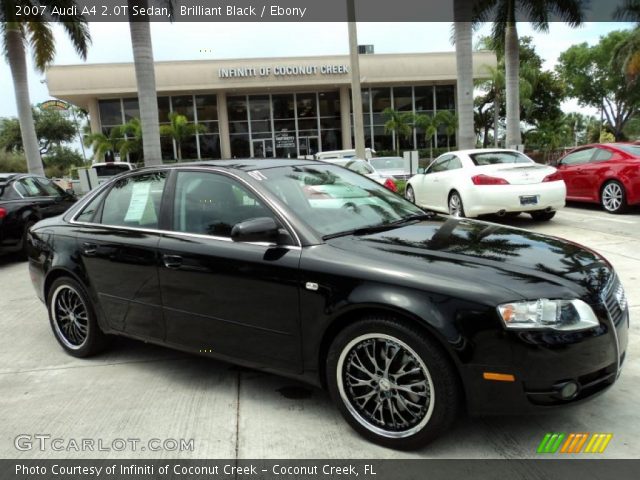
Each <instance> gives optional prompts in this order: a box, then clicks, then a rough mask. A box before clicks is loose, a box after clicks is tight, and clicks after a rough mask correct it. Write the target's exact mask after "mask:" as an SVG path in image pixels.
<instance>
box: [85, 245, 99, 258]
mask: <svg viewBox="0 0 640 480" xmlns="http://www.w3.org/2000/svg"><path fill="white" fill-rule="evenodd" d="M97 251H98V245H96V244H95V243H88V242H84V243H83V244H82V252H83V253H84V254H85V255H86V256H87V257H93V256H94V255H95V254H96V252H97Z"/></svg>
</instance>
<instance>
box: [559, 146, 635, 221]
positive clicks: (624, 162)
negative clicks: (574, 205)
mask: <svg viewBox="0 0 640 480" xmlns="http://www.w3.org/2000/svg"><path fill="white" fill-rule="evenodd" d="M557 168H558V173H559V174H560V176H561V177H562V179H563V180H564V183H565V184H566V185H567V200H573V201H577V202H589V203H599V204H600V205H602V208H604V209H605V210H606V211H607V212H609V213H623V212H624V211H625V210H626V209H627V207H628V206H629V205H638V204H640V145H632V144H630V143H605V144H594V145H586V146H584V147H580V148H577V149H575V150H572V151H571V152H569V153H567V154H566V155H565V156H564V157H562V158H561V159H560V160H559V161H558V163H557Z"/></svg>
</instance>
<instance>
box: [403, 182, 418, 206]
mask: <svg viewBox="0 0 640 480" xmlns="http://www.w3.org/2000/svg"><path fill="white" fill-rule="evenodd" d="M404 198H406V199H407V200H409V201H410V202H411V203H413V204H415V203H416V194H415V192H414V191H413V187H412V186H411V185H407V188H406V190H405V191H404Z"/></svg>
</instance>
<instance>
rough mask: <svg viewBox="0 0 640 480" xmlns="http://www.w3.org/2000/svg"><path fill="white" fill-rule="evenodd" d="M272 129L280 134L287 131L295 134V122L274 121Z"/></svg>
mask: <svg viewBox="0 0 640 480" xmlns="http://www.w3.org/2000/svg"><path fill="white" fill-rule="evenodd" d="M273 128H274V130H275V131H276V132H280V131H282V130H288V131H293V132H295V130H296V122H295V120H274V121H273Z"/></svg>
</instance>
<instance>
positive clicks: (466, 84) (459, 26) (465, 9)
mask: <svg viewBox="0 0 640 480" xmlns="http://www.w3.org/2000/svg"><path fill="white" fill-rule="evenodd" d="M472 8H473V3H472V2H469V1H467V0H454V2H453V19H454V22H455V23H454V29H455V30H454V38H455V44H456V74H457V88H456V96H457V104H458V148H460V149H466V148H473V147H474V146H475V143H476V136H475V131H474V129H473V51H472V49H473V47H472V43H471V42H472V37H473V32H472V23H471V19H472Z"/></svg>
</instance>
